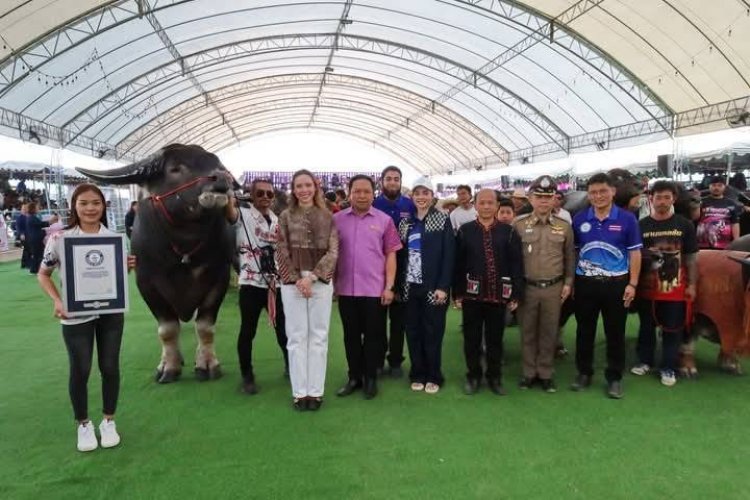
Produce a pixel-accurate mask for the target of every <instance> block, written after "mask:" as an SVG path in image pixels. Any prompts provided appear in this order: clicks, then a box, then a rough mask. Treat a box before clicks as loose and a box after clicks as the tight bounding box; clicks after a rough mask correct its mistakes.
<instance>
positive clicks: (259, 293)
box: [237, 285, 289, 382]
mask: <svg viewBox="0 0 750 500" xmlns="http://www.w3.org/2000/svg"><path fill="white" fill-rule="evenodd" d="M263 309H268V289H267V288H260V287H257V286H252V285H242V286H240V333H239V335H238V336H237V356H238V357H239V359H240V373H241V374H242V378H243V379H244V380H245V381H247V382H254V381H255V373H253V339H254V338H255V334H256V333H257V331H258V319H259V318H260V313H261V311H262V310H263ZM276 343H278V344H279V349H281V353H282V354H283V355H284V366H285V367H286V369H288V368H289V354H288V353H287V350H286V318H285V316H284V306H283V305H282V303H281V289H277V291H276Z"/></svg>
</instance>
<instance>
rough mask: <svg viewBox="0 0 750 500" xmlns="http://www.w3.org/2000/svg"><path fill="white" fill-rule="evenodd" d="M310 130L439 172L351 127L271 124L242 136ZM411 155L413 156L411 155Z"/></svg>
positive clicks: (210, 145) (213, 144)
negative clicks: (375, 149)
mask: <svg viewBox="0 0 750 500" xmlns="http://www.w3.org/2000/svg"><path fill="white" fill-rule="evenodd" d="M310 130H315V131H316V132H323V133H328V134H333V135H336V136H340V135H343V136H346V137H349V138H352V139H354V140H356V141H359V142H362V143H364V144H367V145H368V146H371V147H374V148H380V149H384V150H386V151H388V152H389V153H391V154H393V155H394V156H395V157H397V158H399V159H401V160H402V161H403V162H404V163H405V164H407V165H409V166H411V167H412V168H414V169H415V170H417V171H420V170H423V168H422V167H420V165H419V164H418V163H415V161H414V160H415V158H416V159H417V160H419V161H420V162H421V163H422V165H428V168H429V170H430V171H431V172H435V173H437V172H439V169H438V167H437V166H435V165H432V166H430V162H429V161H428V160H426V159H425V158H423V157H420V156H419V154H415V153H413V152H412V151H408V150H404V151H399V149H400V148H401V147H400V146H399V145H398V144H395V143H394V144H386V145H383V144H379V143H378V142H377V141H375V140H374V136H372V137H368V136H366V135H365V133H359V132H355V131H353V130H352V129H350V128H347V129H346V130H342V129H340V128H336V127H335V126H333V125H331V126H321V125H320V124H313V126H312V127H310V128H308V127H307V126H306V124H304V123H301V124H300V125H288V124H287V125H271V126H268V127H265V128H264V129H263V130H240V138H241V139H242V140H244V139H246V138H249V137H252V138H256V137H260V136H263V135H271V134H278V133H283V132H308V131H310ZM224 145H225V143H224V142H222V141H218V142H211V143H207V145H206V147H207V149H209V150H213V149H221V148H223V147H225V146H224ZM410 156H411V157H410Z"/></svg>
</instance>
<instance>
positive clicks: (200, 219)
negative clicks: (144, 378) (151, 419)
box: [78, 144, 236, 383]
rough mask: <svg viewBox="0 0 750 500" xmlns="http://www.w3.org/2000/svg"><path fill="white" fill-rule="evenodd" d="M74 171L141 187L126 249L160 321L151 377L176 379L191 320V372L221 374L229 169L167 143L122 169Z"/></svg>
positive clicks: (202, 376)
mask: <svg viewBox="0 0 750 500" xmlns="http://www.w3.org/2000/svg"><path fill="white" fill-rule="evenodd" d="M78 171H79V172H81V173H82V174H84V175H86V176H88V177H91V178H92V179H95V180H97V181H100V182H106V183H108V184H138V185H139V186H141V187H142V188H143V189H142V192H141V197H140V201H139V204H138V215H137V217H136V218H135V224H134V226H133V234H132V240H131V247H132V252H133V254H134V255H135V256H136V259H137V266H136V280H137V284H138V290H140V292H141V295H142V296H143V299H144V300H145V301H146V304H147V305H148V307H149V309H150V310H151V313H152V314H153V315H154V317H155V318H156V320H157V321H158V324H159V327H158V333H159V338H160V340H161V344H162V355H161V361H160V362H159V365H158V367H157V373H156V380H157V381H158V382H160V383H167V382H173V381H175V380H177V379H178V378H179V376H180V374H181V370H182V354H181V353H180V349H179V333H180V321H184V322H186V321H190V320H191V319H193V318H195V330H196V333H197V336H198V348H197V352H196V356H195V373H196V377H197V378H198V379H199V380H208V379H215V378H218V377H220V376H221V368H220V366H219V360H218V359H217V358H216V353H215V352H214V332H215V324H216V316H217V314H218V312H219V308H220V307H221V303H222V301H223V300H224V295H225V293H226V291H227V286H228V284H229V272H230V263H231V257H232V249H233V231H232V230H231V229H230V227H229V224H228V223H227V222H226V219H225V215H224V211H225V207H226V204H227V202H228V199H229V196H228V193H229V191H230V190H231V189H232V188H233V187H236V183H235V182H234V181H233V179H232V177H231V175H230V174H229V172H228V171H227V170H226V168H225V167H224V165H222V164H221V161H219V159H218V158H217V157H216V155H214V154H211V153H209V152H207V151H205V150H204V149H203V148H201V147H199V146H193V145H190V146H188V145H182V144H172V145H169V146H166V147H164V148H162V149H161V150H160V151H159V152H158V153H155V154H153V155H151V156H149V157H148V158H146V159H144V160H142V161H140V162H137V163H134V164H132V165H128V166H126V167H121V168H116V169H112V170H107V171H92V170H86V169H82V168H79V169H78Z"/></svg>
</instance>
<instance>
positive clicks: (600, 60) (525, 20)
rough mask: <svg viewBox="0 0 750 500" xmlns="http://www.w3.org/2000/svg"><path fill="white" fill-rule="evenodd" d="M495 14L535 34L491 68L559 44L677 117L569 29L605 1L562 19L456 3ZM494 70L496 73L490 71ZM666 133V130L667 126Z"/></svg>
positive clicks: (650, 106)
mask: <svg viewBox="0 0 750 500" xmlns="http://www.w3.org/2000/svg"><path fill="white" fill-rule="evenodd" d="M453 1H455V2H458V3H463V4H467V5H471V6H473V7H478V8H481V9H483V10H485V11H488V12H492V13H494V14H496V15H498V16H500V17H502V18H504V19H511V20H513V21H515V22H518V23H520V24H522V25H524V26H526V27H527V28H528V29H529V30H531V33H530V34H529V35H528V36H526V37H525V38H524V39H523V40H521V41H520V42H518V43H517V44H516V45H515V46H514V47H511V48H510V49H508V50H506V51H505V52H503V53H502V54H500V55H499V56H498V57H497V58H495V59H493V60H492V61H491V62H490V63H488V65H489V67H493V66H502V65H503V64H505V62H507V61H508V60H510V59H512V58H514V57H516V56H517V55H519V54H520V53H522V52H523V51H525V50H527V49H529V48H530V47H532V46H533V45H536V44H537V43H540V42H547V43H549V44H550V45H551V44H553V43H555V44H558V45H559V46H560V47H563V48H564V49H566V50H568V51H569V52H571V53H572V54H574V55H575V56H577V57H578V58H580V59H582V60H583V61H585V62H586V63H588V64H589V65H590V66H591V67H593V68H595V69H596V70H597V71H598V72H599V73H601V74H602V75H604V76H605V77H606V78H607V79H608V80H610V81H612V82H613V83H615V84H616V85H617V86H618V87H619V88H620V89H621V90H623V91H624V92H625V93H626V94H628V95H629V96H630V97H631V98H633V100H634V101H635V102H637V103H638V104H639V105H640V106H641V107H643V108H644V109H645V110H647V112H648V114H649V115H650V116H651V117H652V118H655V119H657V120H659V119H662V118H666V117H667V116H669V115H671V114H673V113H674V112H673V111H672V109H671V108H670V107H669V106H668V105H667V103H665V102H664V101H663V100H662V99H660V98H659V97H658V96H657V95H656V94H655V93H654V92H652V91H651V89H649V87H648V85H646V84H645V83H644V82H642V81H641V80H640V79H639V78H638V77H636V76H635V75H634V74H633V73H631V72H630V71H629V70H628V69H627V68H625V67H624V66H622V65H621V64H620V63H618V62H617V60H616V59H615V58H614V57H612V56H611V55H609V54H607V53H606V52H604V51H603V50H602V49H600V48H598V47H597V46H596V45H594V44H593V43H591V42H590V41H589V40H587V39H586V38H585V37H583V36H582V35H581V34H580V33H577V32H576V31H575V30H574V29H572V28H571V27H570V26H568V25H569V24H570V23H571V22H572V21H574V20H576V19H577V18H579V17H581V16H583V15H585V14H586V13H587V12H589V11H590V10H592V9H594V8H597V7H600V4H601V3H602V2H603V1H604V0H579V1H578V2H576V3H574V4H573V5H571V6H570V7H568V8H567V9H566V10H565V11H563V12H562V13H561V14H560V15H559V16H557V17H554V18H551V17H549V16H547V15H545V14H543V13H541V12H539V11H535V10H532V9H531V8H530V7H529V6H527V5H522V4H520V2H516V1H513V0H453ZM490 71H492V70H490ZM665 130H666V127H665Z"/></svg>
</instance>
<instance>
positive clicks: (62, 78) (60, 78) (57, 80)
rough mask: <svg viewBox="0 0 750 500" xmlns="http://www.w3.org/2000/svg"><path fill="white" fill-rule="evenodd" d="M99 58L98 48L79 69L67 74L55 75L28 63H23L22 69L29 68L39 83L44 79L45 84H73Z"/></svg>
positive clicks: (54, 85)
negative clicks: (32, 66) (29, 65)
mask: <svg viewBox="0 0 750 500" xmlns="http://www.w3.org/2000/svg"><path fill="white" fill-rule="evenodd" d="M98 60H99V53H98V52H97V50H96V49H94V51H93V52H92V53H91V55H90V56H89V57H88V58H87V59H86V61H85V62H84V63H83V64H82V65H81V66H79V67H78V68H77V69H75V70H74V71H73V72H71V73H69V74H67V75H53V74H51V73H45V72H44V71H41V70H38V69H37V70H35V69H33V68H31V67H28V68H27V66H26V64H22V66H21V67H22V69H23V70H24V71H26V70H27V69H28V70H29V74H30V75H37V81H38V82H39V83H41V82H42V79H44V84H45V85H46V86H49V85H50V82H52V86H53V87H57V86H58V85H59V86H62V85H71V84H73V83H75V82H77V81H78V76H79V74H80V73H81V72H84V73H85V72H86V71H87V70H88V67H89V65H90V64H92V63H94V62H95V61H98Z"/></svg>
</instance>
